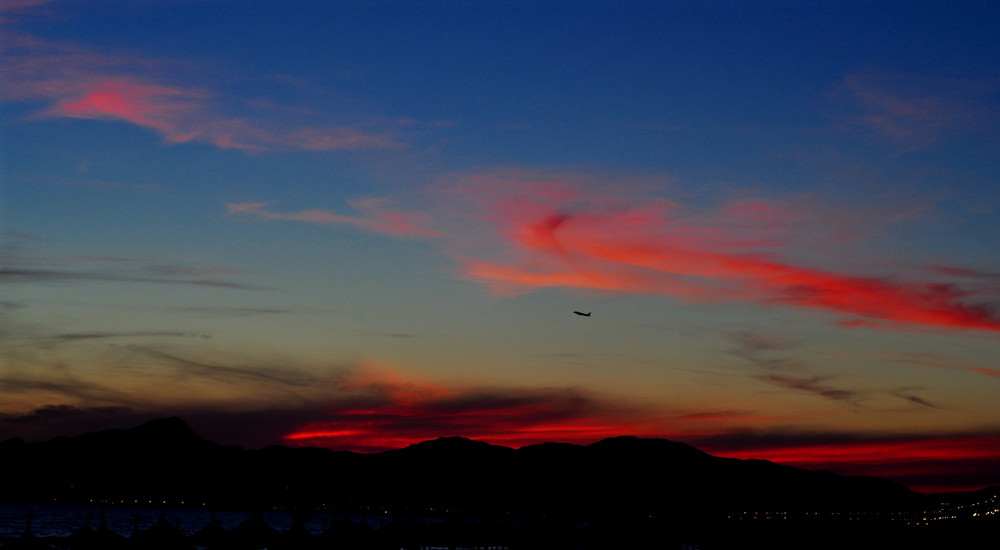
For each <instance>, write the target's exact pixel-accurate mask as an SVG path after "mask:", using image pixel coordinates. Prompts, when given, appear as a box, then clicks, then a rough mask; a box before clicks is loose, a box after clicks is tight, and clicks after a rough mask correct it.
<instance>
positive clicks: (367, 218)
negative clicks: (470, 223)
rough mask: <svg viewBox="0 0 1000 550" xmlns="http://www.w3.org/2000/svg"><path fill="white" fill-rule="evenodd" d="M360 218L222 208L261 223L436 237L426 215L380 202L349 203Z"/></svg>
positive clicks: (251, 206)
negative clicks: (388, 206)
mask: <svg viewBox="0 0 1000 550" xmlns="http://www.w3.org/2000/svg"><path fill="white" fill-rule="evenodd" d="M350 205H351V206H352V207H353V208H354V209H355V210H358V211H359V212H361V213H362V215H360V216H350V215H345V214H335V213H333V212H329V211H326V210H316V209H311V210H301V211H298V212H274V211H272V210H268V209H267V207H268V206H269V204H268V203H232V204H227V205H226V209H227V210H228V211H229V213H230V214H241V215H250V216H255V217H257V218H260V219H264V220H285V221H297V222H305V223H314V224H321V225H323V224H334V225H337V224H341V225H350V226H354V227H358V228H361V229H366V230H369V231H375V232H377V233H385V234H390V235H398V236H414V237H435V236H438V235H439V234H438V233H437V232H435V231H432V230H430V229H427V227H426V225H427V219H426V216H425V215H423V214H419V213H412V212H406V211H403V210H393V209H390V208H387V203H386V201H385V200H384V199H375V198H365V199H358V200H354V201H351V202H350Z"/></svg>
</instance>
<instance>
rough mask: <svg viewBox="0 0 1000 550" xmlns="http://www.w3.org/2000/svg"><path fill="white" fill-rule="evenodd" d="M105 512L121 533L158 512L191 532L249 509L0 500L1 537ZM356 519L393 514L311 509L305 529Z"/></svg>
mask: <svg viewBox="0 0 1000 550" xmlns="http://www.w3.org/2000/svg"><path fill="white" fill-rule="evenodd" d="M101 514H103V517H104V522H105V524H106V525H107V526H108V528H109V529H111V530H112V531H114V532H116V533H118V534H120V535H122V536H124V537H128V536H131V535H132V534H133V533H135V532H140V533H141V532H144V531H146V530H147V529H149V528H150V527H152V526H153V525H154V524H155V523H156V522H157V521H159V520H160V518H161V517H163V518H164V519H166V521H167V522H169V523H170V525H175V526H177V527H178V528H179V529H180V530H181V532H182V533H184V534H185V535H193V534H194V533H196V532H197V531H199V530H200V529H201V528H203V527H205V526H206V525H207V524H208V523H209V521H211V519H212V517H213V515H214V517H215V518H216V519H217V520H219V521H220V522H221V524H222V527H223V528H224V529H226V530H227V531H231V530H232V529H233V528H234V527H236V526H238V525H239V524H241V523H243V522H244V521H245V520H246V519H247V518H248V517H250V512H245V511H235V510H208V509H203V508H171V507H162V508H161V507H149V506H121V505H115V506H105V507H103V508H102V507H100V506H96V505H95V506H80V505H58V504H44V505H25V504H0V539H3V538H8V537H18V536H20V535H21V534H23V533H24V530H25V528H26V527H27V523H28V518H29V516H31V517H32V523H31V531H32V533H33V534H34V535H35V536H38V537H66V536H69V535H71V534H73V533H74V532H76V531H78V530H80V529H81V528H82V527H83V526H84V525H87V523H88V522H89V524H90V526H91V527H92V528H95V529H96V528H97V526H98V525H99V524H100V521H101ZM263 517H264V521H266V522H267V524H268V525H270V526H271V527H272V528H274V529H275V530H277V531H279V532H280V531H287V530H288V529H289V528H290V527H291V525H292V521H293V513H292V512H287V511H270V512H264V513H263ZM345 517H346V518H348V519H350V520H351V521H353V522H355V523H360V522H364V523H367V524H368V525H369V526H370V527H372V528H374V529H379V528H381V527H384V526H385V525H387V524H388V523H389V522H390V521H391V518H390V517H389V516H382V515H365V516H362V515H349V516H344V515H340V514H329V513H326V514H324V513H311V514H310V515H309V516H308V519H307V522H306V525H305V527H306V529H307V530H308V531H309V532H310V533H312V534H314V535H318V534H320V533H322V532H323V530H324V529H325V528H326V527H327V526H328V525H334V524H335V523H336V522H339V521H341V520H342V519H343V518H345Z"/></svg>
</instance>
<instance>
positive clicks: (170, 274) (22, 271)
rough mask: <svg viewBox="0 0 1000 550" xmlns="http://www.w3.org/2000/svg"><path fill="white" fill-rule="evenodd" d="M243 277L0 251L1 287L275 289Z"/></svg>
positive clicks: (187, 265) (133, 259) (18, 249)
mask: <svg viewBox="0 0 1000 550" xmlns="http://www.w3.org/2000/svg"><path fill="white" fill-rule="evenodd" d="M241 275H244V276H245V275H247V273H246V272H245V271H243V270H240V269H236V268H232V267H228V266H219V265H203V264H197V263H192V262H182V261H178V260H176V259H175V260H173V261H169V262H168V261H165V258H164V257H163V256H132V255H122V256H114V255H77V256H42V255H37V254H34V253H33V252H32V251H31V250H29V248H28V247H25V246H23V245H19V244H7V245H6V246H4V247H3V248H2V249H0V284H35V283H71V282H78V283H87V282H94V283H101V282H106V283H145V284H170V285H192V286H205V287H217V288H228V289H234V290H273V289H272V288H270V287H265V286H260V285H255V284H251V283H246V282H243V281H241V280H239V278H238V277H239V276H241Z"/></svg>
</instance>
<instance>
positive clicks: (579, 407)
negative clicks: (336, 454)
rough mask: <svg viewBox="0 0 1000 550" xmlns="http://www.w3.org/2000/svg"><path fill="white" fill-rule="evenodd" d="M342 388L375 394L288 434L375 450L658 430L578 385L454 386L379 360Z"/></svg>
mask: <svg viewBox="0 0 1000 550" xmlns="http://www.w3.org/2000/svg"><path fill="white" fill-rule="evenodd" d="M338 388H339V390H341V391H343V392H348V393H349V394H351V395H354V396H359V395H360V396H367V397H365V398H364V399H362V400H361V401H360V402H356V401H354V402H353V403H354V404H345V405H339V406H337V405H332V406H331V407H330V408H329V409H328V410H327V411H326V412H325V413H323V414H322V415H321V417H320V418H317V419H316V421H314V422H310V423H308V424H305V425H302V426H300V427H299V428H298V429H296V430H294V431H291V432H290V433H287V434H285V436H284V439H285V440H286V441H290V442H296V443H299V444H307V445H316V446H323V447H330V448H335V449H340V450H353V451H361V452H372V451H383V450H389V449H397V448H400V447H404V446H406V445H411V444H414V443H419V442H421V441H426V440H428V439H434V438H437V437H447V436H461V437H468V438H472V439H478V440H481V441H487V442H490V443H494V444H500V445H507V446H514V447H521V446H524V445H529V444H534V443H543V442H548V441H562V442H569V443H592V442H594V441H596V440H598V439H602V438H605V437H611V436H616V435H622V434H633V435H655V434H657V433H658V432H657V431H656V430H655V429H654V428H652V427H651V426H653V423H651V422H649V420H648V418H645V417H644V414H643V413H642V412H637V411H635V410H626V409H624V408H622V407H616V406H612V405H610V404H608V403H606V402H603V401H602V400H599V399H597V398H595V397H592V396H589V395H586V394H584V393H581V392H579V391H577V390H573V389H521V388H505V389H496V388H465V389H453V388H446V387H444V386H441V385H438V384H434V383H430V382H426V381H421V380H416V379H412V378H403V377H400V376H399V375H396V374H393V373H392V372H390V371H385V370H373V369H371V368H366V369H362V370H360V371H358V372H357V373H354V374H353V375H352V376H351V377H349V378H347V379H345V380H343V381H341V382H339V383H338ZM647 414H648V413H647Z"/></svg>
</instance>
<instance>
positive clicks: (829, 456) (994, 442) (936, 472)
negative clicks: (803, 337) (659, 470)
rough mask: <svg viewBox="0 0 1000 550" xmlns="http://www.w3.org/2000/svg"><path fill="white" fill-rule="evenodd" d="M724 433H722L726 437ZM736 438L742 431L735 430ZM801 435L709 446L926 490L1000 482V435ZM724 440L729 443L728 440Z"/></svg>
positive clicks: (721, 451) (979, 486)
mask: <svg viewBox="0 0 1000 550" xmlns="http://www.w3.org/2000/svg"><path fill="white" fill-rule="evenodd" d="M725 437H727V436H723V437H722V438H720V439H724V438H725ZM728 437H731V438H732V439H733V440H738V439H739V437H740V436H739V435H735V434H732V435H730V436H728ZM821 438H822V436H819V437H818V438H817V437H816V436H813V437H812V438H811V439H813V441H811V442H809V441H796V438H795V436H789V437H787V438H784V439H783V438H781V437H778V438H776V439H775V441H773V442H772V443H770V444H767V445H753V444H751V445H748V446H747V447H745V448H739V444H738V443H737V444H735V446H734V447H730V448H728V449H713V445H712V444H710V443H706V444H704V445H703V446H701V448H702V449H703V450H705V451H708V452H714V453H715V454H719V455H724V456H728V457H732V458H740V459H761V460H770V461H772V462H777V463H780V464H787V465H790V466H796V467H799V468H807V469H812V470H830V471H834V472H837V473H839V474H844V475H868V476H877V477H886V478H889V479H894V480H896V481H899V482H901V483H904V484H905V485H907V486H908V487H910V488H911V489H913V490H916V491H921V492H945V491H969V490H975V489H982V488H983V484H984V483H995V482H1000V477H998V476H997V472H996V464H997V463H1000V436H998V435H997V434H992V433H988V434H971V435H955V436H933V435H930V436H911V437H887V438H884V439H880V438H877V437H875V438H872V439H871V440H855V441H836V437H835V436H831V437H830V440H828V441H818V440H817V439H821ZM724 446H726V445H725V444H724Z"/></svg>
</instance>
